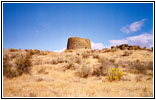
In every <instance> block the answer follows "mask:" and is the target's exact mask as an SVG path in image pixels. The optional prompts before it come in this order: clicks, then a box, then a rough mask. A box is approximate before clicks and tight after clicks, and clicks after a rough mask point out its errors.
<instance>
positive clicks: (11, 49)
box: [9, 48, 17, 52]
mask: <svg viewBox="0 0 156 100" xmlns="http://www.w3.org/2000/svg"><path fill="white" fill-rule="evenodd" d="M9 51H10V52H15V51H17V50H16V49H14V48H10V49H9Z"/></svg>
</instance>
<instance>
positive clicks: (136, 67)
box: [125, 60, 153, 75]
mask: <svg viewBox="0 0 156 100" xmlns="http://www.w3.org/2000/svg"><path fill="white" fill-rule="evenodd" d="M125 63H126V64H127V65H126V68H127V71H128V72H130V73H135V74H139V73H140V74H145V75H146V73H147V70H152V71H153V61H149V62H143V61H140V60H136V61H133V62H130V61H127V62H125Z"/></svg>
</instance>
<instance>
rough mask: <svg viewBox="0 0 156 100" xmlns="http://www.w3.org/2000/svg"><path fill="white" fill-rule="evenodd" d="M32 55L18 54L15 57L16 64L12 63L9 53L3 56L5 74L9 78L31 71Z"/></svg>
mask: <svg viewBox="0 0 156 100" xmlns="http://www.w3.org/2000/svg"><path fill="white" fill-rule="evenodd" d="M30 58H31V56H30V55H29V54H21V55H18V56H17V57H16V58H14V59H15V64H11V63H10V60H11V59H10V58H9V57H8V55H4V56H3V74H4V76H6V77H8V78H13V77H17V76H20V75H22V74H23V73H29V72H30V70H31V61H30Z"/></svg>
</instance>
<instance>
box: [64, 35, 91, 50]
mask: <svg viewBox="0 0 156 100" xmlns="http://www.w3.org/2000/svg"><path fill="white" fill-rule="evenodd" d="M67 49H91V43H90V40H89V39H85V38H80V37H70V38H69V39H68V44H67Z"/></svg>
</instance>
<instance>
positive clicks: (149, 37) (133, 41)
mask: <svg viewBox="0 0 156 100" xmlns="http://www.w3.org/2000/svg"><path fill="white" fill-rule="evenodd" d="M109 43H110V44H111V46H116V45H120V44H129V45H139V46H141V47H144V46H146V47H147V48H151V47H152V46H153V34H150V33H142V34H140V35H137V36H131V37H127V38H125V39H121V40H110V41H109Z"/></svg>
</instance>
